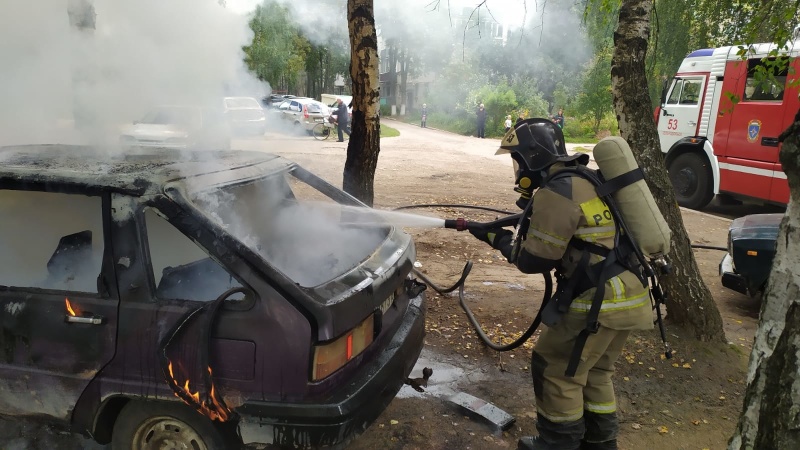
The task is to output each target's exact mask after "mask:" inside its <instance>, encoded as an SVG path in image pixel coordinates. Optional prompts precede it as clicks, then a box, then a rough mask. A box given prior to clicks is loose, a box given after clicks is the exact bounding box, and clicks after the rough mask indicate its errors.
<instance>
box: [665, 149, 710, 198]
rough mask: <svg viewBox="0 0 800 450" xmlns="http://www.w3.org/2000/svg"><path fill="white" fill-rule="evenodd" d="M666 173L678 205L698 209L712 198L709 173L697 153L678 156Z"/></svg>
mask: <svg viewBox="0 0 800 450" xmlns="http://www.w3.org/2000/svg"><path fill="white" fill-rule="evenodd" d="M668 171H669V181H670V182H671V183H672V187H673V189H675V197H676V198H677V200H678V204H679V205H681V206H684V207H686V208H691V209H700V208H702V207H704V206H706V205H707V204H708V202H710V201H711V198H712V197H714V191H713V189H712V185H711V173H710V170H709V167H708V162H707V161H706V159H705V158H704V157H703V156H701V155H698V154H697V153H683V154H681V155H678V156H677V157H676V158H675V159H674V160H673V161H672V163H670V165H669V168H668Z"/></svg>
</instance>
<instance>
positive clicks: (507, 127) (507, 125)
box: [505, 114, 511, 133]
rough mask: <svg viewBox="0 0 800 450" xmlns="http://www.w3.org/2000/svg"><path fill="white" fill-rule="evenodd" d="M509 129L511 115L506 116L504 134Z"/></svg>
mask: <svg viewBox="0 0 800 450" xmlns="http://www.w3.org/2000/svg"><path fill="white" fill-rule="evenodd" d="M510 129H511V114H509V115H507V116H506V131H505V132H506V133H508V130H510Z"/></svg>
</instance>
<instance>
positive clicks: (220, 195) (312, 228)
mask: <svg viewBox="0 0 800 450" xmlns="http://www.w3.org/2000/svg"><path fill="white" fill-rule="evenodd" d="M296 175H297V174H296V173H295V171H294V170H287V171H285V172H279V173H277V174H273V175H269V176H266V177H263V178H258V179H256V180H251V181H248V182H245V183H239V184H233V185H226V186H220V187H217V188H215V189H211V190H203V191H197V192H193V193H191V194H189V195H190V201H191V202H192V203H193V204H194V205H195V206H196V207H197V208H198V209H200V210H201V211H202V212H204V213H205V214H206V215H208V216H210V217H211V219H212V220H213V221H215V222H216V223H218V224H219V225H220V226H221V227H222V228H224V229H225V230H226V231H227V232H228V233H230V234H231V235H232V236H233V237H234V238H236V239H238V240H239V241H241V242H242V243H244V244H245V245H246V246H247V247H249V248H251V249H253V250H254V251H255V252H257V253H258V254H259V255H260V256H261V257H262V258H263V259H264V260H265V261H266V262H267V263H269V264H270V265H271V266H273V267H274V268H275V269H277V270H278V271H280V272H281V273H283V274H284V275H286V276H287V277H288V278H290V279H291V280H292V281H294V282H296V283H298V284H300V285H301V286H303V287H315V286H318V285H320V284H323V283H326V282H328V281H331V280H333V279H335V278H338V277H339V276H341V275H344V274H346V273H347V272H349V271H350V270H351V269H353V268H355V267H357V266H358V265H359V264H360V263H362V262H363V261H365V260H366V259H367V258H369V257H370V256H371V255H372V254H373V253H374V252H375V250H376V249H377V248H378V247H379V246H380V245H381V243H382V242H383V241H384V240H385V239H386V238H387V236H388V234H389V231H390V226H389V225H388V224H387V222H386V219H384V218H383V217H381V216H379V215H378V214H376V213H375V212H373V210H370V209H368V208H362V207H354V206H348V205H343V204H340V203H338V202H336V201H334V200H332V199H331V197H330V196H329V195H328V194H330V193H325V192H323V191H322V190H320V189H318V188H316V187H314V186H312V185H311V184H309V183H307V182H305V181H303V180H302V179H301V178H299V177H297V176H296Z"/></svg>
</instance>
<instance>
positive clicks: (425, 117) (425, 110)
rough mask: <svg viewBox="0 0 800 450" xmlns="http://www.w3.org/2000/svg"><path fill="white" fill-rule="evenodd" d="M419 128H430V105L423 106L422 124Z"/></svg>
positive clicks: (424, 104)
mask: <svg viewBox="0 0 800 450" xmlns="http://www.w3.org/2000/svg"><path fill="white" fill-rule="evenodd" d="M419 126H420V127H421V128H428V104H427V103H423V104H422V121H421V122H420V124H419Z"/></svg>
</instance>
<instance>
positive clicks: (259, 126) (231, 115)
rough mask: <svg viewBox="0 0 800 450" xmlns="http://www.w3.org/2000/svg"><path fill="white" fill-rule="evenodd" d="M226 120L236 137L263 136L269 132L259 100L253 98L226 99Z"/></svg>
mask: <svg viewBox="0 0 800 450" xmlns="http://www.w3.org/2000/svg"><path fill="white" fill-rule="evenodd" d="M223 103H224V105H225V118H226V119H227V122H228V126H229V127H230V129H231V133H232V134H234V135H236V136H261V135H263V134H264V133H266V132H267V116H266V115H264V109H263V108H261V105H259V104H258V100H256V99H254V98H251V97H225V98H224V99H223Z"/></svg>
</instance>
